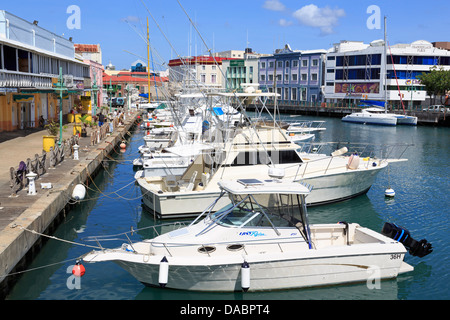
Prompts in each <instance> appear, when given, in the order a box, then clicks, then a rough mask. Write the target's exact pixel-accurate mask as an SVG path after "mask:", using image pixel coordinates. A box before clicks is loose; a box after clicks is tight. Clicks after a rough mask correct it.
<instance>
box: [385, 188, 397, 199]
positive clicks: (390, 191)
mask: <svg viewBox="0 0 450 320" xmlns="http://www.w3.org/2000/svg"><path fill="white" fill-rule="evenodd" d="M384 195H385V196H386V197H394V196H395V191H394V189H391V188H388V189H386V191H384Z"/></svg>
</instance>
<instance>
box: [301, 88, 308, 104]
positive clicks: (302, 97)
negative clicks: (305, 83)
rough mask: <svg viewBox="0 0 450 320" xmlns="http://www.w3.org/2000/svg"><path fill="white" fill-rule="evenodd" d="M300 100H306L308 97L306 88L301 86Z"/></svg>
mask: <svg viewBox="0 0 450 320" xmlns="http://www.w3.org/2000/svg"><path fill="white" fill-rule="evenodd" d="M300 90H301V100H302V101H306V100H307V97H308V92H307V89H306V88H301V89H300Z"/></svg>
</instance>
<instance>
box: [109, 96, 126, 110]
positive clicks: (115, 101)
mask: <svg viewBox="0 0 450 320" xmlns="http://www.w3.org/2000/svg"><path fill="white" fill-rule="evenodd" d="M124 105H125V98H120V97H119V98H113V101H112V106H113V108H116V107H123V106H124Z"/></svg>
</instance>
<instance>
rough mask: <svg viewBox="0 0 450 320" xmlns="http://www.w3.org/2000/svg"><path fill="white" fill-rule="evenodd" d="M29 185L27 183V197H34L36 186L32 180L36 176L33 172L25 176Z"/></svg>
mask: <svg viewBox="0 0 450 320" xmlns="http://www.w3.org/2000/svg"><path fill="white" fill-rule="evenodd" d="M26 177H27V179H28V181H29V183H28V195H29V196H35V195H36V194H37V193H36V184H35V183H34V179H36V177H37V174H36V173H34V172H30V173H28V174H27V175H26Z"/></svg>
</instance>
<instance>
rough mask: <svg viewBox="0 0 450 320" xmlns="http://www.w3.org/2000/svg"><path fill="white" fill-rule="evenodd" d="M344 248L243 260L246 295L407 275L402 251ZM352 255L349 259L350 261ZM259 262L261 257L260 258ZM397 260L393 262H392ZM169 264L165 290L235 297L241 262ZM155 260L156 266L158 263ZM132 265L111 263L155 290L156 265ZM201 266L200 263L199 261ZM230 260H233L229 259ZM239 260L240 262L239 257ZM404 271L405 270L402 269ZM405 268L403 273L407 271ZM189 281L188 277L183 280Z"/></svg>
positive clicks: (248, 257) (208, 258)
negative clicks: (369, 251)
mask: <svg viewBox="0 0 450 320" xmlns="http://www.w3.org/2000/svg"><path fill="white" fill-rule="evenodd" d="M357 251H358V250H353V248H351V246H348V250H346V248H344V250H340V254H336V253H334V254H333V253H332V252H331V251H330V252H329V255H317V256H314V252H313V254H312V256H311V257H303V258H301V257H294V256H291V257H289V255H287V256H288V257H286V258H284V259H283V258H282V257H280V258H279V259H276V260H271V259H270V258H268V257H265V258H266V260H265V261H264V260H262V258H261V257H252V256H246V261H247V263H248V264H249V266H250V289H249V290H250V291H263V290H264V291H265V290H280V289H293V288H304V287H314V286H323V285H336V284H344V283H354V282H365V281H373V280H374V279H389V278H395V277H397V275H398V274H399V273H401V270H402V269H408V271H410V270H411V267H409V266H408V265H406V264H405V263H404V262H403V257H404V251H399V252H390V253H372V254H360V253H357ZM352 255H353V256H352ZM260 256H264V255H260ZM392 257H398V259H392ZM166 258H167V260H168V262H169V272H168V281H167V284H166V288H172V289H180V290H191V291H220V292H227V291H228V292H230V291H241V290H242V286H241V266H242V263H243V261H239V262H236V263H231V262H230V263H228V264H217V265H214V264H211V260H212V259H211V258H210V257H206V258H204V259H200V260H199V259H197V260H199V261H197V262H196V263H195V264H191V265H188V264H186V265H178V264H177V259H176V258H171V257H166ZM158 259H159V260H158ZM161 259H162V257H159V256H158V257H155V262H156V263H150V261H149V262H148V263H145V262H142V263H135V262H129V261H124V260H116V261H114V262H115V263H117V264H118V265H119V266H121V267H122V268H123V269H125V270H126V271H128V272H129V273H130V274H131V275H132V276H134V277H135V278H136V279H137V280H138V281H140V282H141V283H143V284H145V285H147V286H158V287H159V286H160V284H159V279H158V277H159V261H160V260H161ZM203 260H204V261H203ZM230 260H233V259H230ZM240 260H242V257H240ZM405 265H406V266H405ZM408 267H409V268H408ZM187 275H189V276H187Z"/></svg>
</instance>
